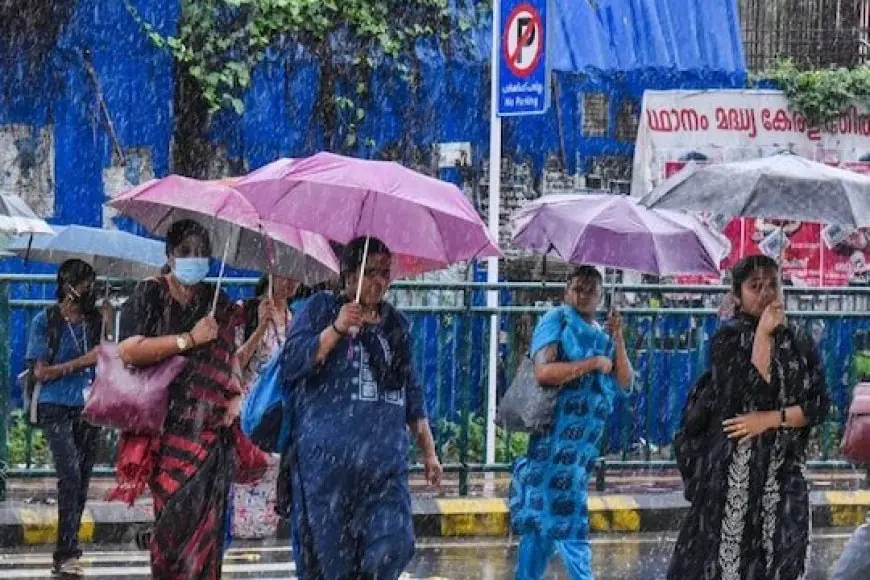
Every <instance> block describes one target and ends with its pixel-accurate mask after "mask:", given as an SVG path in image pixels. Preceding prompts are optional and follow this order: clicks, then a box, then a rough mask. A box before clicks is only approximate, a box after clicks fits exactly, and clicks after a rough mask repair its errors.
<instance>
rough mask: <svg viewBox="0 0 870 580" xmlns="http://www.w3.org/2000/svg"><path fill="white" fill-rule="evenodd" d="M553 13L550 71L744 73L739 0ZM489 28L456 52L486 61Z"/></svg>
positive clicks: (567, 3) (623, 3)
mask: <svg viewBox="0 0 870 580" xmlns="http://www.w3.org/2000/svg"><path fill="white" fill-rule="evenodd" d="M456 10H457V12H464V11H465V10H468V8H467V5H465V6H458V7H456ZM550 15H551V20H550V36H551V45H550V46H551V48H552V53H551V65H552V67H553V70H555V71H559V72H568V73H571V72H574V73H577V72H598V73H636V72H643V71H669V72H672V73H681V72H692V73H694V74H695V75H699V76H704V73H708V74H710V75H718V76H721V75H722V74H726V75H728V74H736V75H741V74H745V71H746V65H745V58H744V53H743V39H742V37H741V33H740V13H739V9H738V5H737V0H716V1H710V0H598V3H597V7H595V6H593V5H592V3H591V2H590V1H589V0H552V8H551V10H550ZM490 31H491V29H490V22H488V21H487V23H486V26H483V27H481V28H478V29H476V30H472V31H469V32H468V33H466V34H465V35H460V36H462V38H461V39H459V40H461V41H462V45H463V48H464V49H465V50H464V51H461V52H466V53H468V49H471V51H470V52H471V59H472V60H474V61H477V62H479V63H481V64H487V65H488V64H489V60H490V52H489V50H490V46H491V44H490V43H491V36H490ZM420 56H421V57H423V58H426V57H427V56H428V57H430V58H431V56H432V54H431V53H423V54H421V55H420ZM466 58H468V55H467V54H466Z"/></svg>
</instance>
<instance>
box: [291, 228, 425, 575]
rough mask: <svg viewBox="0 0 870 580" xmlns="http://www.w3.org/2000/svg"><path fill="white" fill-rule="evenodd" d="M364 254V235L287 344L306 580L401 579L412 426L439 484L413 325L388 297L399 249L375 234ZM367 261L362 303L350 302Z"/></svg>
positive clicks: (296, 510) (296, 516)
mask: <svg viewBox="0 0 870 580" xmlns="http://www.w3.org/2000/svg"><path fill="white" fill-rule="evenodd" d="M365 248H366V240H365V239H360V240H356V241H354V242H351V243H350V244H349V245H348V247H347V248H346V250H345V252H344V256H343V258H342V264H341V266H342V278H343V282H344V293H343V294H340V295H333V294H331V293H326V292H324V293H320V294H317V295H315V296H313V297H311V298H310V299H309V301H308V303H307V304H306V305H305V306H304V307H303V308H302V310H301V311H299V313H298V314H297V315H296V317H295V319H294V322H293V326H292V329H291V332H290V336H289V337H288V339H287V342H286V344H285V347H284V359H283V375H284V382H285V385H286V388H287V389H289V393H288V395H289V397H288V400H289V401H291V408H292V423H291V424H292V432H291V450H290V452H289V453H290V454H292V455H290V456H289V457H290V460H289V461H287V460H285V461H282V465H285V466H288V468H289V471H290V473H289V478H290V489H291V496H292V497H291V502H292V513H291V523H292V527H293V535H294V542H293V543H294V557H295V559H296V567H297V573H298V574H299V577H300V578H301V579H303V580H321V579H322V580H357V579H369V578H371V579H374V578H377V579H378V580H395V579H396V578H398V577H399V576H400V574H401V573H402V571H403V570H404V568H405V567H406V566H407V565H408V563H409V562H410V560H411V557H412V556H413V553H414V529H413V524H412V518H411V496H410V492H409V489H408V460H409V441H408V431H409V430H410V431H411V433H412V434H413V435H414V437H415V439H416V441H417V446H418V448H419V451H420V454H421V456H422V459H423V465H424V468H425V472H426V479H427V480H428V481H429V482H430V483H431V484H433V485H438V484H440V480H441V473H442V469H441V464H440V463H439V461H438V457H437V455H436V453H435V444H434V442H433V440H432V433H431V431H430V429H429V422H428V420H427V419H426V412H425V409H424V405H423V392H422V389H421V386H420V384H419V383H418V381H417V379H416V376H415V373H414V370H413V367H412V361H411V342H410V334H409V326H408V321H407V320H406V319H405V317H404V316H402V314H400V313H399V312H398V311H397V310H396V309H395V308H393V307H392V306H391V305H390V304H388V303H387V302H386V301H384V295H385V293H386V291H387V288H388V287H389V283H390V273H391V272H390V264H391V256H390V252H389V250H388V249H387V247H386V246H385V245H384V244H383V243H382V242H380V241H378V240H376V239H374V238H372V239H370V240H369V242H368V252H367V253H366V251H365ZM366 254H367V256H366ZM363 263H365V266H364V267H363V268H364V273H363V281H362V292H361V296H360V300H359V302H358V303H357V302H355V301H353V298H349V297H355V296H356V292H357V284H358V282H359V276H360V268H361V266H362V265H363ZM288 464H289V465H288Z"/></svg>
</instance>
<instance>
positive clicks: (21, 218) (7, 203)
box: [0, 193, 53, 235]
mask: <svg viewBox="0 0 870 580" xmlns="http://www.w3.org/2000/svg"><path fill="white" fill-rule="evenodd" d="M0 233H4V234H11V235H19V234H52V233H53V232H52V229H51V226H49V225H48V222H46V221H45V220H44V219H42V218H41V217H39V216H38V215H36V213H34V211H33V210H32V209H30V206H28V205H27V204H26V203H25V202H24V200H23V199H21V198H20V197H18V196H17V195H13V194H11V193H0Z"/></svg>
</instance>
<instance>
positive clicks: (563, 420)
mask: <svg viewBox="0 0 870 580" xmlns="http://www.w3.org/2000/svg"><path fill="white" fill-rule="evenodd" d="M602 283H603V280H602V276H601V273H600V272H599V271H598V270H597V269H596V268H594V267H592V266H581V267H579V268H577V269H576V270H574V271H573V272H572V273H571V274H570V275H569V277H568V284H567V288H566V291H565V303H564V304H563V305H562V306H560V307H558V308H556V309H554V310H551V311H550V312H548V313H547V314H546V315H545V316H544V317H543V318H542V319H541V321H540V323H539V324H538V326H537V328H536V329H535V333H534V335H533V337H532V346H531V351H532V356H533V357H534V361H535V377H536V379H537V380H538V382H539V383H540V384H541V385H543V386H546V387H550V388H554V389H561V390H560V392H559V395H558V397H557V399H556V404H555V407H554V409H553V418H552V423H551V427H550V428H549V429H548V430H547V431H546V432H543V433H536V434H534V435H533V436H532V438H531V439H530V440H529V451H528V455H527V457H525V458H523V459H521V460H519V461H518V462H517V463H516V466H515V468H514V473H513V478H512V481H511V491H510V496H511V498H510V507H511V520H512V524H513V527H514V529H515V530H516V531H517V533H519V534H521V535H522V540H521V542H520V547H519V553H518V555H517V574H516V577H517V580H538V579H540V578H543V576H544V573H545V572H546V570H547V564H548V562H549V559H550V556H551V555H552V553H553V550H554V549H558V550H559V553H560V555H561V557H562V560H563V562H564V563H565V567H566V568H567V570H568V573H569V575H570V577H571V578H572V579H573V580H588V579H591V578H592V568H591V558H592V551H591V549H590V547H589V541H588V534H589V522H588V520H587V517H586V488H587V486H588V482H589V470H590V467H591V466H592V464H593V462H594V461H595V459H596V458H597V457H598V442H599V440H600V439H601V436H602V434H603V433H604V427H605V425H606V422H607V418H608V416H609V414H610V412H611V411H612V409H613V402H614V399H615V397H616V396H617V395H618V394H619V392H620V391H621V390H622V389H628V388H629V387H630V386H631V382H632V376H633V371H632V368H631V363H630V362H629V360H628V354H627V351H626V348H625V341H624V340H623V337H622V320H621V318H620V316H619V315H618V314H615V313H612V314H611V315H610V318H609V320H608V324H607V330H608V332H609V336H608V334H607V333H605V332H604V331H603V330H602V329H601V328H600V327H599V326H598V324H597V323H596V322H595V315H596V313H597V311H598V307H599V305H600V304H601V302H602V299H603V288H602V286H603V284H602Z"/></svg>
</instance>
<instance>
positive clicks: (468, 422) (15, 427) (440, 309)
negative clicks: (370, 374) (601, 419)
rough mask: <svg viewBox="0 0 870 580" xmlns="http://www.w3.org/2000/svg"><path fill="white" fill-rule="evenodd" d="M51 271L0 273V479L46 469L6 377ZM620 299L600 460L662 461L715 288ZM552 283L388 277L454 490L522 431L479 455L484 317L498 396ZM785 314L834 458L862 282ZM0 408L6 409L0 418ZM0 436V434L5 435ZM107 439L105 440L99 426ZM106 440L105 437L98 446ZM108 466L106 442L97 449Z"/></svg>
mask: <svg viewBox="0 0 870 580" xmlns="http://www.w3.org/2000/svg"><path fill="white" fill-rule="evenodd" d="M52 283H53V278H52V277H24V276H19V277H15V276H10V277H6V278H0V332H2V333H3V335H4V336H6V337H7V344H8V345H9V348H8V349H0V376H2V377H4V378H5V379H6V385H5V386H4V388H3V389H2V392H0V408H2V409H3V410H4V412H3V414H2V417H6V418H9V417H11V419H10V420H7V421H6V425H5V427H4V426H3V425H0V427H4V428H0V454H3V455H4V456H0V461H2V460H4V459H5V460H6V462H7V463H8V464H9V465H8V469H7V474H8V475H10V476H13V477H14V476H32V475H41V474H46V473H49V471H50V466H47V465H45V464H46V462H47V461H48V458H47V452H46V451H45V449H44V447H43V446H42V444H41V438H40V434H39V433H38V432H33V431H31V430H30V429H29V428H26V427H24V426H23V423H22V422H21V420H20V418H16V416H15V414H14V410H15V409H16V408H17V407H18V406H19V405H20V393H19V392H18V387H17V385H15V382H14V381H13V380H12V378H13V377H14V376H15V375H17V373H18V372H19V371H20V370H21V368H22V367H23V357H24V349H25V345H26V335H27V333H28V330H29V324H30V320H31V319H32V317H33V316H34V315H35V314H36V312H38V311H39V310H40V309H42V308H44V307H45V306H46V305H48V304H51V303H52V301H51V298H52V297H53V292H54V288H53V284H52ZM253 283H254V281H253V280H232V281H231V282H230V284H229V286H228V287H229V291H230V292H231V293H232V294H234V295H236V296H244V295H248V294H250V291H251V287H252V285H253ZM487 290H498V291H499V293H500V298H501V302H502V304H503V306H501V307H500V308H498V309H495V310H493V309H489V308H486V307H485V306H483V304H485V294H486V291H487ZM621 290H622V291H621V293H620V296H621V297H623V299H624V300H623V301H624V302H625V303H626V305H625V306H624V307H623V308H622V312H623V315H624V318H625V321H626V326H627V331H626V339H627V342H628V348H629V354H630V356H631V358H632V360H633V361H634V365H635V369H636V382H635V388H634V391H633V393H632V394H631V396H630V397H629V398H627V399H626V400H624V401H621V402H619V403H618V405H617V408H616V410H615V412H614V414H613V416H612V417H611V421H610V425H609V428H608V430H607V432H606V440H605V442H604V445H603V447H602V452H603V454H604V458H605V461H606V465H607V468H608V469H610V468H621V467H632V468H634V467H649V468H653V467H670V466H672V461H671V460H672V456H671V451H670V443H671V440H672V437H673V434H674V431H675V430H676V427H677V425H678V422H679V417H680V412H681V409H682V406H683V403H684V401H685V398H686V394H687V392H688V389H689V387H690V386H691V384H692V382H693V381H694V379H695V377H697V376H698V375H699V374H700V372H701V371H702V369H704V368H705V367H706V365H707V363H708V360H707V356H708V354H707V346H708V344H709V340H710V337H711V336H712V335H713V333H714V332H715V330H716V328H717V326H718V323H719V321H718V317H717V313H716V310H715V309H714V308H713V307H714V306H715V305H716V304H717V303H718V300H719V298H720V297H721V295H722V294H723V293H724V291H725V289H724V288H720V287H709V286H702V287H674V286H642V287H628V286H626V287H622V289H621ZM561 292H562V285H560V284H555V285H554V284H541V283H530V284H525V283H523V284H519V283H509V284H500V285H497V286H488V285H486V284H439V283H402V284H397V285H396V286H395V287H394V289H393V291H392V296H391V298H392V299H393V300H394V301H395V302H396V303H397V304H398V305H399V306H400V307H401V308H402V309H403V310H404V312H405V313H406V314H407V315H408V316H409V317H410V319H411V320H412V322H413V328H414V332H413V339H414V358H415V363H416V367H417V369H418V372H419V373H420V376H421V378H422V381H423V383H424V385H425V387H426V403H427V408H428V411H429V415H430V418H431V420H432V423H433V430H434V432H435V436H436V440H437V444H438V447H439V450H440V451H441V453H442V456H443V459H444V460H445V462H446V463H447V466H448V469H449V470H450V471H456V472H459V474H460V491H463V492H464V491H466V490H467V483H468V475H469V473H471V472H479V471H505V470H507V469H508V468H509V464H510V463H511V462H512V461H513V459H514V458H515V457H516V456H517V455H518V454H519V453H522V451H523V450H524V442H525V437H524V436H523V435H520V434H511V433H505V432H503V431H502V430H498V432H497V437H498V439H497V441H496V463H495V464H485V462H484V457H485V455H484V449H485V447H486V429H485V424H484V415H485V409H486V403H487V387H486V385H487V382H488V368H489V366H488V360H487V358H486V357H487V353H488V344H487V341H488V340H489V324H490V321H491V319H492V315H493V314H497V315H498V318H497V319H498V321H499V325H500V330H501V333H500V336H501V337H502V340H501V344H500V349H499V352H500V360H499V364H498V365H497V369H498V372H499V376H498V377H497V382H498V392H499V394H501V393H503V392H504V390H505V388H506V387H507V384H508V383H509V381H510V379H511V378H512V376H513V372H514V370H515V369H516V367H517V366H518V364H519V362H520V361H521V358H522V356H523V353H524V352H525V351H526V349H527V348H528V342H529V339H530V337H531V333H532V330H533V328H534V324H535V322H536V321H537V319H538V317H539V316H540V315H541V314H542V313H544V312H545V311H546V310H547V308H548V307H549V303H552V302H555V301H557V300H558V299H559V298H560V295H561ZM787 301H788V307H789V316H790V317H791V318H792V319H794V320H796V321H798V322H800V323H801V324H803V325H805V326H806V328H807V330H808V331H809V332H811V333H813V335H814V336H815V337H816V338H817V339H818V341H819V347H820V350H821V353H822V357H823V361H824V363H825V368H826V372H827V379H828V386H829V389H830V393H831V401H832V405H831V412H830V415H829V421H828V422H827V423H826V424H825V425H824V426H823V427H822V428H821V429H820V430H819V434H818V436H817V437H816V439H815V440H814V447H813V453H812V458H813V460H814V461H816V462H823V463H821V464H818V465H824V466H825V467H829V468H830V467H837V466H841V465H844V464H843V463H842V462H841V461H840V460H839V456H838V453H837V444H838V442H839V436H840V432H841V429H842V425H843V421H844V419H845V416H844V413H845V410H846V409H847V406H848V402H849V400H850V393H851V388H852V387H853V385H854V384H855V382H856V380H857V377H858V374H859V372H860V368H859V367H860V366H861V365H862V364H864V363H863V361H865V360H870V358H865V357H867V355H865V354H863V353H865V352H870V311H868V308H867V306H868V301H870V289H867V288H847V289H824V290H819V289H793V288H789V289H787ZM10 411H12V412H13V413H12V414H11V415H10ZM7 432H8V435H9V436H8V437H7V438H6V439H7V441H4V440H3V438H4V436H6V435H7ZM108 436H109V441H110V442H111V440H112V437H111V434H109V435H108ZM110 447H111V446H110ZM102 460H103V466H102V468H103V470H108V469H110V463H111V449H110V450H109V451H108V452H107V453H106V454H105V455H104V456H103V457H102Z"/></svg>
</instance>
